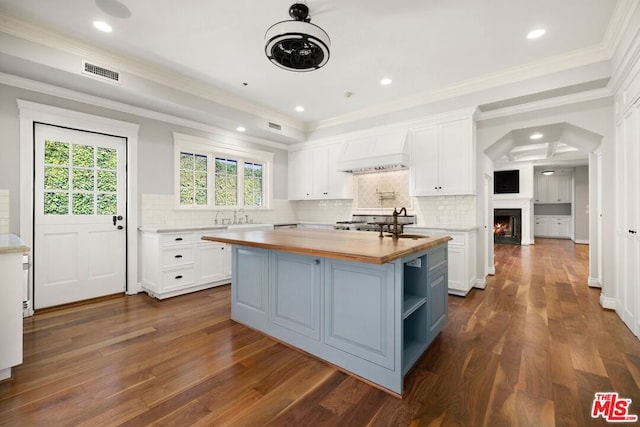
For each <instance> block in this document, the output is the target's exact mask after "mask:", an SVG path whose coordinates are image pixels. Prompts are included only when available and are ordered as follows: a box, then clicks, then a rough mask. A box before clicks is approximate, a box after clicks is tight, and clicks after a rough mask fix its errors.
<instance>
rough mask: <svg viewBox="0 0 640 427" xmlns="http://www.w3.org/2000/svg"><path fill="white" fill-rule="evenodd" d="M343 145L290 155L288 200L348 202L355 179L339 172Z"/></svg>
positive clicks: (296, 152)
mask: <svg viewBox="0 0 640 427" xmlns="http://www.w3.org/2000/svg"><path fill="white" fill-rule="evenodd" d="M342 148H343V145H342V144H330V145H324V146H319V147H313V148H309V149H303V150H298V151H290V152H289V199H290V200H318V199H349V198H352V197H353V176H352V174H349V173H346V172H340V171H338V170H337V161H338V159H339V156H340V153H341V152H342Z"/></svg>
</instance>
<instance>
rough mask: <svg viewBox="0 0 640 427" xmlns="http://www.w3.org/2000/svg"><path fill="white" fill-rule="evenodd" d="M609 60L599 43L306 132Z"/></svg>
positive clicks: (326, 122)
mask: <svg viewBox="0 0 640 427" xmlns="http://www.w3.org/2000/svg"><path fill="white" fill-rule="evenodd" d="M609 59H610V55H609V54H608V49H607V48H606V47H605V46H604V45H603V44H602V43H599V44H597V45H595V46H591V47H588V48H584V49H578V50H575V51H573V52H570V53H566V54H562V55H556V56H553V57H550V58H547V59H544V60H542V61H537V62H532V63H529V64H525V65H522V66H518V67H512V68H509V69H505V70H503V71H500V72H497V73H492V74H487V75H485V76H481V77H477V78H473V79H468V80H464V81H461V82H458V83H454V84H450V85H447V86H444V87H442V88H440V89H436V90H433V91H427V92H422V93H419V94H417V95H412V96H408V97H404V98H401V99H398V100H396V101H392V102H387V103H385V104H384V105H382V104H378V105H374V106H371V107H367V108H363V109H360V110H357V111H354V112H352V113H348V114H344V115H341V116H336V117H333V118H329V119H326V120H320V121H317V122H313V123H309V124H308V125H307V132H311V131H315V130H319V129H323V128H327V127H333V126H339V125H344V124H347V123H350V122H354V121H357V120H363V119H367V118H370V117H374V116H381V115H385V114H390V113H395V112H398V111H401V110H406V109H409V108H415V107H419V106H422V105H425V104H431V103H434V102H437V101H443V100H446V99H451V98H456V97H459V96H463V95H468V94H471V93H474V92H479V91H482V90H487V89H494V88H497V87H500V86H505V85H508V84H512V83H518V82H522V81H525V80H529V79H534V78H537V77H543V76H547V75H550V74H554V73H558V72H561V71H566V70H570V69H572V68H577V67H581V66H586V65H590V64H594V63H597V62H601V61H606V60H609Z"/></svg>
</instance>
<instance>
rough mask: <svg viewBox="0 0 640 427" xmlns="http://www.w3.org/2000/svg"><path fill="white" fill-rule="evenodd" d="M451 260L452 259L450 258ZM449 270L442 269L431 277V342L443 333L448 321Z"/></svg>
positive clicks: (429, 304)
mask: <svg viewBox="0 0 640 427" xmlns="http://www.w3.org/2000/svg"><path fill="white" fill-rule="evenodd" d="M449 259H451V258H449ZM447 274H448V273H447V269H446V268H440V269H438V270H436V271H435V272H434V273H432V274H430V275H429V278H428V283H429V289H428V293H427V305H428V307H429V309H428V310H427V311H428V319H427V322H428V323H427V326H428V330H429V341H431V340H433V338H435V336H436V335H438V334H439V333H440V331H442V328H443V327H444V324H445V323H446V321H447V311H448V309H447V306H448V304H447V293H448V292H447Z"/></svg>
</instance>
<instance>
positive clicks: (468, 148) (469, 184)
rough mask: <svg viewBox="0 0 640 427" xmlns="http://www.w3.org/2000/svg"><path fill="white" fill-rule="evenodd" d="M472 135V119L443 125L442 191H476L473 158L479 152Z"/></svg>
mask: <svg viewBox="0 0 640 427" xmlns="http://www.w3.org/2000/svg"><path fill="white" fill-rule="evenodd" d="M472 137H473V135H472V125H471V119H464V120H456V121H452V122H447V123H442V124H441V125H440V142H439V146H438V148H439V149H438V159H439V161H440V163H439V167H438V174H439V184H438V190H439V194H441V195H454V194H475V192H476V190H475V188H474V185H473V182H474V176H473V173H474V168H473V159H474V157H475V155H476V153H475V152H474V144H473V140H472Z"/></svg>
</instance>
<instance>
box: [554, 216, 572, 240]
mask: <svg viewBox="0 0 640 427" xmlns="http://www.w3.org/2000/svg"><path fill="white" fill-rule="evenodd" d="M557 222H558V237H571V218H560V219H559V220H558V221H557Z"/></svg>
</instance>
